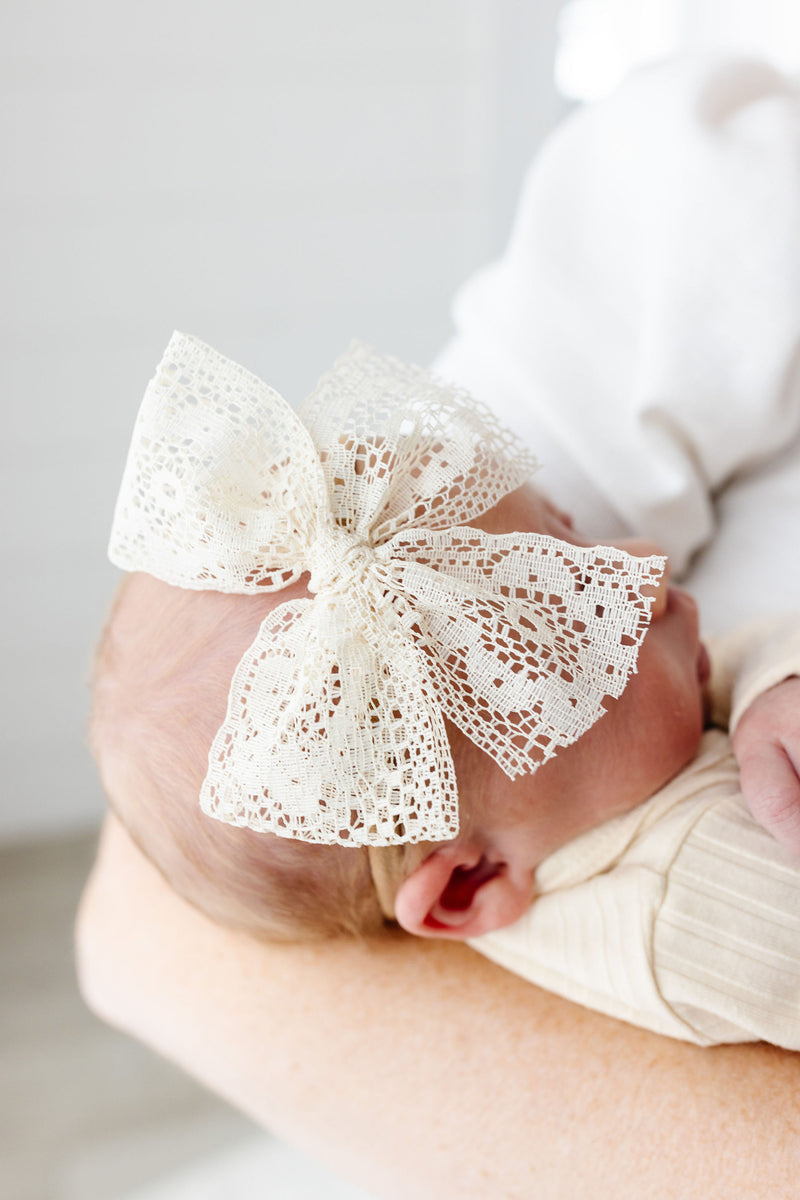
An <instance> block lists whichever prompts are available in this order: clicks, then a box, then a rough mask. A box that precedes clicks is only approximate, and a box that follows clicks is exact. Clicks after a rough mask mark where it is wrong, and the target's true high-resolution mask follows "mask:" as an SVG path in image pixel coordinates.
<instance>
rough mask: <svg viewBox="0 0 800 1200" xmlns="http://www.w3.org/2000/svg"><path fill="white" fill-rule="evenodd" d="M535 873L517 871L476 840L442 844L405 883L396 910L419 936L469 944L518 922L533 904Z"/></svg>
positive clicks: (410, 930)
mask: <svg viewBox="0 0 800 1200" xmlns="http://www.w3.org/2000/svg"><path fill="white" fill-rule="evenodd" d="M532 885H533V881H532V873H531V872H530V871H520V870H519V869H518V868H517V869H512V867H511V865H510V864H509V863H508V862H506V861H504V860H503V859H502V858H500V857H497V856H495V855H493V854H492V853H491V852H490V851H488V850H487V849H486V848H485V847H482V846H481V845H480V844H479V843H477V842H476V841H474V840H468V841H465V842H462V841H461V839H460V838H457V839H456V841H455V842H452V843H448V844H447V845H445V846H440V847H439V849H438V850H434V851H433V853H432V854H430V855H429V856H428V857H427V858H426V859H425V860H424V862H422V863H420V865H419V866H418V867H417V868H416V870H415V871H414V872H413V873H412V874H411V875H409V877H408V878H407V879H406V880H404V881H403V883H402V884H401V885H400V889H399V891H398V893H397V897H396V898H395V904H394V911H395V916H396V918H397V921H398V922H399V924H400V925H401V926H402V927H403V929H405V930H406V931H407V932H408V933H413V934H415V935H416V936H417V937H432V938H436V937H440V938H453V939H456V940H458V941H465V940H466V939H467V938H473V937H479V936H480V935H481V934H482V933H491V932H492V930H494V929H502V928H503V927H504V926H505V925H511V924H512V923H513V922H514V921H516V920H517V919H518V918H519V917H521V916H522V914H523V913H524V912H525V910H526V909H527V908H528V906H529V904H530V902H531V895H532V890H533V886H532Z"/></svg>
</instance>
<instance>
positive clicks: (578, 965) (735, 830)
mask: <svg viewBox="0 0 800 1200" xmlns="http://www.w3.org/2000/svg"><path fill="white" fill-rule="evenodd" d="M714 665H715V671H714V677H713V679H712V689H713V696H712V699H713V708H714V712H715V715H717V717H719V716H720V714H725V713H728V712H732V714H733V723H734V724H735V721H736V720H737V719H738V716H739V715H740V714H741V712H742V711H743V710H744V709H745V708H746V706H747V704H748V703H749V702H750V701H751V700H752V699H753V698H754V697H755V696H756V695H758V694H760V693H761V692H763V691H765V690H766V689H767V688H769V687H771V686H772V685H773V684H774V683H776V682H778V681H779V680H780V679H781V678H784V677H786V676H787V675H791V674H798V673H800V619H797V620H790V621H785V622H781V623H780V624H779V625H777V626H772V627H771V632H770V634H769V636H767V637H765V636H764V627H763V625H762V626H759V627H757V628H756V629H750V630H749V631H743V633H742V634H740V635H739V636H737V637H732V638H729V639H728V640H727V642H726V643H725V644H724V645H721V646H719V647H717V648H716V649H715V652H714ZM537 886H538V888H539V890H540V892H541V895H540V896H539V898H538V899H537V900H536V901H535V902H534V904H533V905H532V906H531V908H530V909H529V911H528V912H527V913H526V915H525V916H524V917H523V918H522V919H521V920H520V921H518V922H517V923H516V924H515V925H513V926H510V927H509V928H507V929H502V930H499V931H498V932H496V933H492V934H487V935H486V936H484V937H482V938H476V939H474V940H473V941H472V942H471V945H472V946H473V947H474V949H476V950H478V951H480V953H482V954H485V955H486V956H487V957H489V958H492V959H494V960H495V961H496V962H498V963H500V964H501V965H502V966H504V967H506V968H508V969H509V970H512V971H514V972H516V973H517V974H519V975H522V976H523V977H524V978H526V979H529V980H530V981H531V982H533V983H537V984H539V985H540V986H542V987H545V988H548V989H549V990H551V991H555V992H558V993H559V994H561V995H563V996H566V997H567V998H568V999H571V1000H575V1001H577V1002H578V1003H580V1004H584V1005H586V1006H587V1007H589V1008H594V1009H597V1010H598V1011H600V1012H605V1013H608V1014H609V1015H611V1016H615V1017H619V1018H621V1019H622V1020H627V1021H631V1022H633V1023H634V1024H636V1025H641V1026H644V1027H645V1028H648V1029H652V1030H654V1031H656V1032H658V1033H666V1034H670V1035H671V1036H673V1037H677V1038H682V1039H684V1040H686V1041H692V1042H696V1043H698V1044H700V1045H710V1044H713V1043H718V1042H742V1041H759V1040H762V1039H763V1040H766V1041H769V1042H773V1043H775V1044H776V1045H779V1046H785V1047H787V1048H789V1049H794V1050H797V1049H800V860H798V859H797V858H795V857H794V856H793V855H791V854H790V853H789V852H788V851H787V850H785V849H784V848H783V847H782V846H780V845H779V844H778V843H777V842H776V841H775V840H774V839H773V838H772V837H771V836H770V835H769V834H768V833H767V832H766V831H765V830H764V829H762V828H761V826H759V825H758V824H756V822H755V821H754V820H753V818H752V817H751V816H750V814H749V812H748V811H747V808H746V806H745V804H744V801H743V799H742V796H741V792H740V789H739V772H738V768H737V765H736V761H735V759H734V756H733V753H732V751H731V746H730V739H729V737H728V735H727V733H725V732H724V731H722V730H720V729H711V730H708V731H707V732H706V733H705V734H704V737H703V742H702V745H701V748H700V753H699V754H698V755H697V757H696V758H695V760H694V761H693V762H692V763H691V764H690V765H689V767H687V768H686V769H685V770H684V771H682V772H681V773H680V774H679V775H678V776H676V777H675V779H673V780H672V781H671V782H670V783H669V784H668V785H667V786H666V787H665V788H662V789H661V790H660V791H659V792H657V793H656V795H654V796H652V797H651V798H650V799H649V800H648V801H646V802H645V803H644V804H642V805H640V806H639V808H637V809H635V810H633V811H632V812H630V813H627V814H626V815H624V816H622V817H618V818H616V819H615V820H613V821H609V822H607V823H606V824H605V825H602V826H600V827H599V828H598V829H595V830H591V831H590V832H589V833H586V834H584V835H582V836H581V837H580V838H577V839H575V841H573V842H571V843H569V844H568V845H567V846H564V847H562V848H561V849H560V850H558V851H557V852H556V853H555V854H553V855H551V856H550V858H549V859H547V860H546V861H545V862H544V863H542V865H541V866H540V868H539V870H538V872H537Z"/></svg>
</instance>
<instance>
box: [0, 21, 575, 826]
mask: <svg viewBox="0 0 800 1200" xmlns="http://www.w3.org/2000/svg"><path fill="white" fill-rule="evenodd" d="M558 7H559V5H558V0H537V2H536V3H532V2H529V0H521V2H519V0H403V2H402V3H393V2H390V0H385V2H384V0H335V2H323V0H264V2H262V3H253V0H247V2H244V0H229V2H226V3H224V4H223V3H214V2H212V0H140V2H139V3H137V4H135V5H133V4H118V3H109V2H108V0H73V2H72V3H69V4H67V3H56V2H54V0H50V2H46V3H42V4H30V3H29V2H28V0H5V4H4V5H3V7H2V13H0V61H2V78H3V88H4V92H5V96H4V103H3V106H2V115H0V129H1V130H2V132H1V133H0V138H1V139H2V162H3V164H4V171H3V177H4V181H3V184H2V187H3V191H4V201H5V203H4V207H5V212H4V219H3V221H2V225H0V239H1V240H2V261H3V267H2V275H3V279H4V282H5V288H4V297H3V361H2V395H3V406H4V417H5V419H4V437H3V439H2V450H1V451H0V453H2V476H3V505H2V508H3V517H4V522H5V534H4V539H3V558H4V567H5V586H4V589H3V603H4V609H5V619H4V620H3V622H2V625H0V629H1V630H2V647H1V648H0V653H1V654H2V664H3V682H4V697H5V698H4V703H3V711H2V727H3V743H4V745H3V764H4V770H3V791H2V796H0V839H15V838H18V837H22V836H26V835H30V834H36V833H39V832H47V833H53V832H58V831H60V830H67V829H70V828H76V827H80V826H81V825H85V824H89V823H91V822H92V821H94V820H95V819H96V818H97V817H98V816H99V814H100V812H101V810H102V797H101V794H100V789H99V785H98V784H97V782H96V780H95V776H94V772H93V769H92V766H91V763H90V761H89V759H88V755H87V752H86V750H85V745H84V743H85V736H84V726H85V718H86V708H87V693H86V686H85V681H86V678H87V675H88V670H89V661H90V647H91V645H92V643H93V641H94V640H95V637H96V634H97V630H98V628H99V625H100V622H101V619H102V615H103V613H104V611H105V609H106V606H107V603H108V599H109V597H110V594H111V592H112V590H113V586H114V583H115V580H116V577H117V576H116V572H115V571H114V569H113V568H112V567H110V566H109V565H108V564H107V563H106V561H105V546H106V541H107V536H108V529H109V523H110V519H111V512H112V508H113V502H114V499H115V495H116V490H117V486H118V483H119V479H120V475H121V471H122V466H123V462H124V456H125V452H126V449H127V444H128V440H129V437H130V432H131V428H132V425H133V421H134V418H135V414H136V410H137V407H138V404H139V401H140V399H141V395H142V393H143V391H144V387H145V385H146V383H147V380H148V379H149V377H150V376H151V374H152V373H153V369H154V367H155V365H156V363H157V361H158V359H159V358H160V355H161V352H162V350H163V348H164V346H165V345H166V342H167V340H168V338H169V336H170V333H171V332H172V330H173V328H179V329H183V330H185V331H186V332H190V333H194V334H196V335H198V336H199V337H202V338H203V339H204V340H206V341H208V342H210V343H211V344H212V345H214V346H216V347H217V348H218V349H220V350H221V351H222V352H223V353H225V354H227V355H229V356H230V357H232V358H234V359H236V360H238V361H240V362H242V363H243V364H245V365H246V366H248V367H249V368H251V369H252V370H254V371H255V372H257V373H258V374H260V375H262V377H263V378H265V379H266V380H267V381H269V382H270V383H271V384H273V385H274V386H276V387H278V389H279V390H281V391H282V392H283V394H284V395H285V396H286V397H287V398H288V399H290V400H292V401H299V400H300V399H301V398H302V397H303V395H304V394H305V393H306V392H307V391H308V390H309V389H310V387H311V386H312V385H313V383H314V381H315V379H316V377H317V375H318V374H319V372H320V371H321V370H322V369H324V368H325V367H326V366H327V365H328V364H329V362H330V361H331V360H332V358H333V357H335V355H336V354H337V353H338V352H339V351H340V350H342V349H343V348H344V347H345V346H346V345H347V344H348V342H349V341H350V339H351V338H352V337H354V336H359V337H361V338H364V339H365V340H367V341H370V342H372V343H373V344H374V345H376V346H377V347H378V348H380V349H382V350H384V351H387V352H393V353H396V354H398V355H399V356H401V357H406V358H409V359H411V360H415V361H422V362H425V361H427V360H428V359H430V357H431V356H432V355H433V354H434V353H435V351H436V350H437V348H438V347H439V346H440V345H441V343H442V342H443V341H444V340H445V338H446V336H447V333H448V330H449V319H448V307H449V303H448V302H449V297H450V295H451V293H452V292H453V290H454V288H455V286H456V285H457V284H458V283H459V282H460V281H461V280H462V279H463V278H464V277H465V276H466V275H467V274H468V273H469V272H470V271H471V270H472V269H473V268H474V267H475V266H476V265H478V264H480V263H481V262H483V261H485V260H487V259H488V258H490V257H491V256H492V255H493V254H495V253H496V252H497V251H498V250H499V249H500V248H501V246H502V244H503V241H504V238H505V235H506V232H507V226H508V223H509V220H510V217H511V213H512V210H513V203H514V197H515V194H516V191H517V188H518V186H519V182H520V178H521V175H522V172H523V169H524V166H525V164H526V162H527V160H528V158H529V157H530V154H531V151H532V149H533V147H534V146H535V145H536V143H537V141H538V140H539V139H540V137H541V135H542V133H543V132H544V130H545V129H546V128H548V127H549V125H550V124H551V123H552V121H553V119H554V118H555V116H556V115H557V112H558V111H559V109H560V107H561V105H560V102H559V101H558V100H557V98H556V94H555V90H554V87H553V83H552V59H553V43H554V29H555V12H556V10H557V9H558Z"/></svg>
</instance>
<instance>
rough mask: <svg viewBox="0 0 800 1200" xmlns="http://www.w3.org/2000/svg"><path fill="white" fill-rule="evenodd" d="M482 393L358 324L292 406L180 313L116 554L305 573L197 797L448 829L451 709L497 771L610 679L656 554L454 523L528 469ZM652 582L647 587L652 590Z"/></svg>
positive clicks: (239, 698) (358, 829)
mask: <svg viewBox="0 0 800 1200" xmlns="http://www.w3.org/2000/svg"><path fill="white" fill-rule="evenodd" d="M535 466H536V463H535V460H534V459H533V457H532V456H531V455H530V453H529V452H528V451H527V450H526V449H525V448H524V447H523V446H522V445H521V443H520V442H519V441H518V440H517V439H516V438H515V437H514V436H513V435H512V434H510V433H509V432H507V431H506V430H504V429H503V428H502V427H501V426H500V425H499V424H498V423H497V422H496V421H495V419H494V418H493V417H492V415H491V414H490V413H489V411H488V410H487V409H485V408H484V407H483V406H481V405H479V404H477V403H476V402H475V401H474V400H472V399H471V398H470V397H469V396H467V395H466V394H465V393H463V392H460V391H457V390H455V389H453V388H450V387H447V386H445V385H443V384H441V383H440V382H438V381H436V380H434V379H433V378H432V377H431V376H430V375H428V374H427V373H426V372H424V371H422V370H420V369H418V368H416V367H410V366H406V365H405V364H402V363H400V362H398V361H397V360H395V359H391V358H382V357H379V356H377V355H376V354H374V353H373V352H372V351H370V350H369V349H367V348H366V347H364V346H362V345H359V344H354V345H353V346H352V347H351V349H350V350H349V351H348V352H347V353H346V354H345V355H343V356H342V357H341V358H340V359H339V360H338V361H337V362H336V363H335V365H334V366H333V367H332V368H331V370H330V371H328V372H327V373H326V374H325V375H324V376H323V377H322V379H321V380H320V381H319V383H318V385H317V387H316V388H315V389H314V391H313V392H312V393H311V395H310V396H309V397H308V398H307V400H306V401H305V402H304V404H303V405H302V407H301V409H300V411H299V413H297V414H296V413H295V412H293V410H292V409H291V408H290V407H289V405H287V404H286V402H285V401H284V400H283V399H282V398H281V397H280V396H279V395H278V394H277V393H276V392H275V391H273V390H272V389H271V388H269V387H267V386H266V385H265V384H264V383H262V382H261V381H260V380H259V379H258V378H256V377H255V376H254V375H252V374H250V373H249V372H248V371H246V370H244V369H243V368H242V367H240V366H238V365H236V364H235V363H233V362H231V361H229V360H228V359H226V358H224V357H222V355H220V354H218V353H216V351H214V350H212V349H210V348H209V347H207V346H205V345H203V344H202V343H201V342H199V341H197V340H196V339H194V338H190V337H187V336H185V335H182V334H175V335H174V336H173V338H172V340H171V341H170V344H169V346H168V348H167V350H166V353H165V355H164V358H163V360H162V362H161V364H160V366H159V368H158V370H157V372H156V375H155V377H154V379H153V380H152V381H151V383H150V385H149V387H148V389H147V393H146V395H145V399H144V402H143V404H142V408H141V411H140V413H139V417H138V420H137V424H136V428H135V431H134V436H133V443H132V446H131V450H130V454H129V458H128V463H127V466H126V469H125V475H124V478H123V482H122V488H121V492H120V496H119V500H118V502H117V508H116V513H115V517H114V525H113V530H112V538H111V547H110V556H111V558H112V561H113V562H115V563H116V564H117V565H118V566H120V567H123V568H124V569H126V570H140V571H147V572H149V573H150V574H152V575H154V576H156V577H157V578H159V579H162V580H164V581H165V582H167V583H171V584H174V585H177V586H179V587H184V588H197V589H204V588H210V589H214V590H217V591H223V592H242V593H254V592H258V591H261V590H276V589H280V588H283V587H285V586H286V585H287V584H288V583H290V582H292V581H293V580H296V579H298V578H299V577H300V576H301V575H303V574H305V573H308V574H309V575H310V579H309V585H308V586H309V591H310V592H311V593H312V594H311V596H310V597H309V598H307V599H300V600H292V601H290V602H287V603H284V604H281V605H279V606H278V607H276V608H275V609H274V610H273V612H272V613H271V614H270V615H269V616H268V617H267V618H266V620H265V621H264V622H263V624H262V625H261V628H260V629H259V632H258V635H257V637H256V639H255V641H254V643H253V645H252V646H251V647H250V649H249V650H248V651H247V653H246V654H245V655H244V657H243V658H242V660H241V662H240V663H239V666H238V667H237V669H236V672H235V674H234V677H233V681H232V684H231V689H230V694H229V700H228V712H227V716H226V719H225V722H224V724H223V726H222V727H221V729H220V730H219V732H218V734H217V736H216V738H215V740H214V743H213V745H212V747H211V750H210V753H209V769H208V774H207V776H206V779H205V782H204V784H203V789H202V792H201V804H202V806H203V809H204V810H205V811H206V812H207V813H209V814H211V815H212V816H215V817H218V818H220V819H221V820H223V821H226V822H229V823H231V824H234V825H247V826H249V827H250V828H252V829H257V830H269V831H271V832H273V833H276V834H278V835H281V836H285V837H296V838H301V839H303V840H306V841H313V842H323V843H329V844H331V843H341V844H346V845H363V844H371V845H388V844H395V843H398V842H414V841H421V840H426V841H441V840H444V839H448V838H452V837H454V836H455V834H456V833H457V830H458V801H457V791H456V780H455V775H454V771H453V763H452V758H451V755H450V748H449V745H448V741H447V736H446V732H445V723H444V719H443V718H444V717H447V718H448V719H449V720H450V721H452V722H453V723H454V724H455V725H456V726H457V727H458V728H459V729H461V730H462V731H463V732H464V733H465V734H466V736H467V737H469V738H470V739H471V740H472V741H473V742H474V743H475V744H476V745H478V746H479V747H480V748H481V749H483V750H485V751H486V753H487V754H489V755H491V757H492V758H493V759H494V760H495V761H496V762H497V763H498V764H499V765H500V766H501V767H502V769H503V770H504V771H505V772H506V773H507V774H508V775H509V776H510V777H512V778H513V777H514V776H516V775H518V774H520V773H521V772H526V771H527V772H530V771H532V770H534V769H535V768H536V767H537V766H538V765H539V764H540V763H542V762H545V761H546V760H547V759H548V758H550V757H551V756H552V755H553V754H554V753H555V752H556V751H557V750H558V749H559V748H562V747H565V746H568V745H570V744H571V743H572V742H574V741H575V740H576V739H577V738H578V737H580V736H581V734H582V733H584V732H585V731H586V730H587V729H588V728H589V727H590V726H591V725H592V724H593V723H594V722H595V721H596V720H597V718H598V717H599V716H600V715H601V714H602V712H603V707H602V701H603V698H604V697H605V696H618V695H619V694H620V693H621V692H622V690H623V689H624V687H625V684H626V682H627V680H628V677H629V675H630V673H631V671H632V670H634V668H635V662H636V656H637V653H638V648H639V644H640V642H641V639H642V637H643V635H644V633H645V630H646V628H647V625H648V622H649V615H650V603H651V602H650V600H649V599H648V598H647V595H646V593H647V592H651V591H652V585H653V583H655V582H657V581H658V578H659V577H660V575H661V573H662V570H663V565H664V560H663V559H659V558H649V559H638V558H631V557H630V556H628V555H626V554H624V553H623V552H622V551H619V550H614V549H612V548H609V547H602V546H599V547H593V548H591V549H583V548H577V547H574V546H572V545H570V544H568V543H565V542H560V541H558V540H556V539H553V538H550V537H543V536H539V535H536V534H510V535H504V536H499V537H498V536H490V535H488V534H485V533H482V532H480V531H478V530H476V529H472V528H465V527H464V526H465V525H466V524H467V522H471V521H473V520H475V519H476V518H477V517H479V516H480V515H481V514H482V513H484V512H486V511H487V510H488V509H490V508H492V507H493V506H494V505H495V504H496V503H497V502H498V501H499V500H500V499H501V498H502V497H503V496H504V495H506V494H507V493H508V492H510V491H512V490H514V489H515V488H516V487H518V486H519V485H520V484H522V483H523V482H524V481H525V480H526V479H527V478H528V477H529V476H530V474H531V473H532V471H533V470H534V469H535ZM643 589H644V591H643Z"/></svg>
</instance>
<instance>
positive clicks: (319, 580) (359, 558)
mask: <svg viewBox="0 0 800 1200" xmlns="http://www.w3.org/2000/svg"><path fill="white" fill-rule="evenodd" d="M374 564H375V551H374V550H373V549H372V546H370V544H369V543H368V542H365V541H363V540H362V539H361V538H357V537H355V536H354V535H353V534H352V533H349V532H348V530H346V529H342V528H341V526H338V525H329V526H328V527H327V528H326V529H324V530H323V532H322V533H321V534H320V535H319V536H318V537H317V538H316V540H315V541H314V542H312V543H311V545H310V547H309V549H308V566H309V569H310V571H311V578H310V580H309V582H308V590H309V591H310V592H312V593H315V592H321V591H322V590H323V589H335V590H336V591H344V590H346V589H347V588H348V587H349V586H350V584H351V583H352V582H354V581H355V580H358V579H363V578H364V575H365V573H366V572H367V571H368V570H369V568H370V567H372V566H374Z"/></svg>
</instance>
